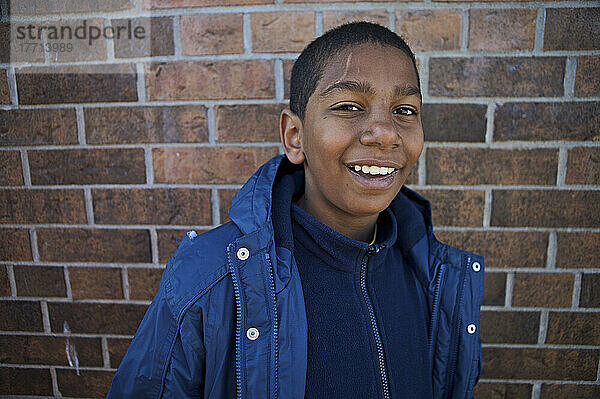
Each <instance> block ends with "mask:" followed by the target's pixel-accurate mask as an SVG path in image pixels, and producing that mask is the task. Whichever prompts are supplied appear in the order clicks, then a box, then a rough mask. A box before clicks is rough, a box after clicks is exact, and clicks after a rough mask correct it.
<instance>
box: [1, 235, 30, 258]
mask: <svg viewBox="0 0 600 399" xmlns="http://www.w3.org/2000/svg"><path fill="white" fill-rule="evenodd" d="M0 232H1V233H2V240H0V260H16V261H20V260H25V261H27V260H33V258H32V257H31V244H30V242H29V230H24V229H2V230H0Z"/></svg>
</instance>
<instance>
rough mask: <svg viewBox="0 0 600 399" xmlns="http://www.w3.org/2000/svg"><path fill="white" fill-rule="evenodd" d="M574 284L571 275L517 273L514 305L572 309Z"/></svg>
mask: <svg viewBox="0 0 600 399" xmlns="http://www.w3.org/2000/svg"><path fill="white" fill-rule="evenodd" d="M573 283H574V277H573V275H572V274H570V273H515V286H514V288H513V300H512V305H513V306H538V307H551V308H561V307H562V308H565V307H571V301H572V296H573Z"/></svg>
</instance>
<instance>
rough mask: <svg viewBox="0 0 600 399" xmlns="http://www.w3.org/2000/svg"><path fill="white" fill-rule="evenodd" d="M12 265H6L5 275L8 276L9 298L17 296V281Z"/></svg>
mask: <svg viewBox="0 0 600 399" xmlns="http://www.w3.org/2000/svg"><path fill="white" fill-rule="evenodd" d="M13 267H14V266H13V265H6V274H7V275H8V284H9V285H10V296H12V297H16V296H17V281H16V280H15V271H14V269H13Z"/></svg>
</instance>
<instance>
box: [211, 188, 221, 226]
mask: <svg viewBox="0 0 600 399" xmlns="http://www.w3.org/2000/svg"><path fill="white" fill-rule="evenodd" d="M210 203H211V212H212V224H213V226H218V225H219V224H221V207H220V201H219V190H218V189H216V188H213V189H211V190H210Z"/></svg>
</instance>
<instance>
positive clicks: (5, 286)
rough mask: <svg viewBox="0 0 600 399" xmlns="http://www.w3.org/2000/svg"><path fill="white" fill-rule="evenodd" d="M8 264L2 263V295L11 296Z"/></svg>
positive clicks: (0, 269) (0, 268) (0, 272)
mask: <svg viewBox="0 0 600 399" xmlns="http://www.w3.org/2000/svg"><path fill="white" fill-rule="evenodd" d="M7 268H8V266H4V265H0V296H10V295H11V289H10V282H9V281H8V269H7Z"/></svg>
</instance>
